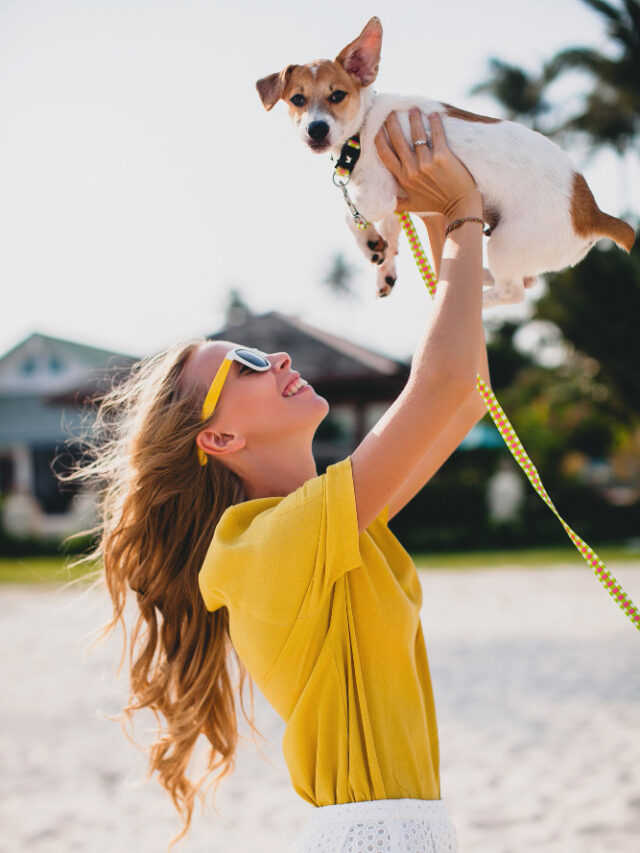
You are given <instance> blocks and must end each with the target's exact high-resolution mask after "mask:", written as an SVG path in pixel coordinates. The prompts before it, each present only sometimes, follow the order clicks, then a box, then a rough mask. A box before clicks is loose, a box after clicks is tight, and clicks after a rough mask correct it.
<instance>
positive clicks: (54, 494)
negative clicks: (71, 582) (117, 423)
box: [0, 333, 134, 538]
mask: <svg viewBox="0 0 640 853" xmlns="http://www.w3.org/2000/svg"><path fill="white" fill-rule="evenodd" d="M133 363H134V359H132V358H130V357H128V356H125V355H122V354H121V353H116V352H112V351H110V350H103V349H98V348H96V347H90V346H86V345H84V344H79V343H74V342H72V341H65V340H60V339H58V338H52V337H48V336H47V335H41V334H37V333H36V334H32V335H30V336H29V337H28V338H26V339H25V340H24V341H22V342H21V343H20V344H18V345H17V346H16V347H14V348H13V349H11V350H9V352H7V353H6V354H5V355H4V356H2V358H0V496H1V499H2V522H3V525H4V527H5V529H6V530H7V532H9V533H11V534H13V535H16V536H33V537H37V538H60V537H63V536H66V535H68V534H69V533H71V532H74V531H76V530H78V529H80V528H81V527H83V526H84V525H85V524H86V523H87V522H89V523H90V521H91V506H92V501H91V497H90V496H88V495H81V494H75V493H74V491H73V490H70V489H69V488H67V489H66V490H61V489H60V487H59V483H58V481H57V480H56V478H55V475H54V473H53V470H52V464H53V461H54V459H55V458H56V456H57V455H58V454H62V456H63V459H64V458H65V457H66V461H67V462H68V461H70V459H71V458H72V457H73V455H74V452H77V450H75V451H74V448H73V446H72V445H71V446H69V447H68V448H67V447H66V442H67V441H68V439H69V438H70V437H71V436H73V435H76V436H77V435H79V433H80V429H81V426H82V424H83V422H84V423H85V424H86V419H87V417H90V414H88V412H87V410H86V409H85V408H84V406H83V399H85V398H86V396H87V394H86V389H87V387H90V388H92V389H93V390H94V391H97V390H98V388H99V386H100V382H101V380H102V381H103V382H104V379H105V377H106V376H107V375H111V374H113V373H114V371H121V370H123V369H129V367H130V366H131V365H132V364H133ZM80 389H83V393H82V395H80V396H79V395H78V391H79V390H80Z"/></svg>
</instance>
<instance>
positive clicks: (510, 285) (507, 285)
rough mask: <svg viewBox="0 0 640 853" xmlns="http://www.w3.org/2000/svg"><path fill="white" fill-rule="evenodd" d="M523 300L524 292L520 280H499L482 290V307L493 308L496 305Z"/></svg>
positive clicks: (515, 303) (513, 303) (510, 303)
mask: <svg viewBox="0 0 640 853" xmlns="http://www.w3.org/2000/svg"><path fill="white" fill-rule="evenodd" d="M524 300H525V292H524V287H523V284H522V282H517V283H516V282H514V281H501V282H498V283H496V284H494V285H493V287H490V288H488V289H487V290H483V292H482V307H483V308H493V307H494V306H496V305H517V304H518V303H519V302H524Z"/></svg>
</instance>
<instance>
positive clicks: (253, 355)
mask: <svg viewBox="0 0 640 853" xmlns="http://www.w3.org/2000/svg"><path fill="white" fill-rule="evenodd" d="M234 361H239V362H240V364H243V365H244V366H245V367H249V368H251V370H257V371H258V372H261V371H264V370H269V368H270V367H271V362H270V361H269V359H268V358H267V354H266V353H265V352H262V350H259V349H248V348H247V347H234V348H233V349H230V350H229V352H228V353H227V354H226V355H225V357H224V360H223V362H222V364H221V365H220V367H219V368H218V371H217V373H216V375H215V376H214V377H213V382H212V383H211V385H210V387H209V390H208V391H207V396H206V397H205V398H204V403H203V404H202V413H201V415H200V420H201V421H206V420H207V419H208V418H210V417H211V415H212V414H213V413H214V411H215V408H216V406H217V404H218V399H219V398H220V393H221V391H222V386H223V385H224V383H225V380H226V378H227V376H228V375H229V370H230V369H231V365H232V364H233V362H234ZM196 447H197V445H196ZM198 459H199V461H200V464H201V465H206V464H207V454H206V453H205V452H204V450H203V449H202V448H201V447H198Z"/></svg>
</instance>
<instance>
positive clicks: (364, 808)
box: [290, 799, 458, 853]
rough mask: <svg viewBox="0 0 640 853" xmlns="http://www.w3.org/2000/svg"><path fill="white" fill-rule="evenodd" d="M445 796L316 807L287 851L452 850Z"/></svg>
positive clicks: (390, 852) (453, 852)
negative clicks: (431, 798) (429, 798)
mask: <svg viewBox="0 0 640 853" xmlns="http://www.w3.org/2000/svg"><path fill="white" fill-rule="evenodd" d="M457 849H458V848H457V844H456V833H455V829H454V827H453V824H452V823H451V820H450V818H449V815H448V814H447V809H446V806H445V804H444V800H414V799H399V800H368V801H366V802H361V803H344V804H339V805H337V806H319V807H317V808H316V809H315V810H314V811H313V813H312V815H311V817H310V818H309V820H308V821H307V824H306V825H305V827H304V829H303V830H302V833H301V834H300V836H299V837H298V839H297V840H296V841H295V843H294V845H293V847H292V848H291V850H290V853H456V851H457Z"/></svg>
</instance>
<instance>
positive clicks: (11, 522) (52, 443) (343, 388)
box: [0, 309, 484, 539]
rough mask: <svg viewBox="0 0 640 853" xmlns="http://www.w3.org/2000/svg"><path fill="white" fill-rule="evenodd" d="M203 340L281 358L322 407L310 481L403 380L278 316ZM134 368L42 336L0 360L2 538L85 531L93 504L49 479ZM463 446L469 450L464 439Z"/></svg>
mask: <svg viewBox="0 0 640 853" xmlns="http://www.w3.org/2000/svg"><path fill="white" fill-rule="evenodd" d="M209 337H210V339H211V340H215V339H220V340H230V341H234V342H236V343H238V344H244V345H245V346H251V347H257V348H258V349H261V350H264V351H265V352H280V351H284V352H287V353H288V354H289V355H290V356H291V359H292V363H293V369H294V370H296V371H298V372H299V373H300V374H301V376H303V377H304V378H305V379H306V380H307V381H308V382H310V383H311V384H312V385H313V387H314V389H315V390H316V391H317V393H318V394H320V395H321V396H322V397H325V398H326V400H327V401H328V402H329V404H330V411H329V414H328V415H327V417H326V418H325V419H324V421H323V422H322V423H321V424H320V426H319V428H318V430H317V432H316V436H315V438H314V443H313V452H314V456H315V459H316V463H317V468H318V473H322V472H323V471H324V470H325V469H326V467H327V465H330V464H332V463H333V462H336V461H338V460H340V459H344V457H345V456H347V455H348V454H350V453H351V452H352V451H353V450H354V449H355V447H356V446H357V445H358V444H359V443H360V441H362V439H363V438H364V436H365V435H366V433H367V432H368V431H369V430H370V429H371V428H372V427H373V426H374V424H375V423H376V422H377V420H378V419H379V418H380V416H381V415H382V414H383V412H384V411H386V409H387V408H388V407H389V405H390V403H392V402H393V401H394V400H395V399H396V398H397V396H398V394H399V393H400V392H401V391H402V389H403V387H404V386H405V384H406V381H407V379H408V377H409V365H408V364H407V363H405V362H403V361H399V360H397V359H393V358H389V357H388V356H385V355H383V354H381V353H379V352H375V351H374V350H371V349H368V348H367V347H363V346H360V345H359V344H355V343H352V342H351V341H348V340H346V339H344V338H341V337H338V336H336V335H332V334H330V333H328V332H325V331H322V330H321V329H317V328H315V327H313V326H310V325H308V324H307V323H303V322H302V321H300V320H298V319H297V318H295V317H289V316H285V315H284V314H280V313H278V312H277V311H272V312H269V313H267V314H260V315H255V314H252V313H251V312H250V311H248V310H246V309H242V310H235V311H233V312H230V314H229V316H228V322H227V326H226V327H225V328H224V329H220V330H219V331H218V332H215V333H213V334H212V335H210V336H209ZM134 363H135V359H133V358H132V357H129V356H126V355H123V354H121V353H116V352H112V351H109V350H103V349H98V348H96V347H90V346H86V345H84V344H79V343H74V342H72V341H65V340H60V339H58V338H52V337H48V336H46V335H41V334H33V335H31V336H30V337H28V338H27V339H26V340H24V341H22V343H20V344H18V346H16V347H14V348H13V349H12V350H10V351H9V352H7V353H6V354H5V355H4V356H2V357H1V358H0V508H1V512H2V524H3V526H4V528H5V529H6V530H7V532H9V533H11V534H13V535H14V536H19V537H23V536H29V537H36V538H43V539H44V538H52V539H60V538H62V537H64V536H67V535H69V534H70V533H72V532H77V531H78V530H80V529H83V528H86V527H89V526H91V524H92V523H93V517H94V513H95V502H94V499H93V497H92V495H91V494H90V493H87V492H86V491H81V492H78V491H77V490H74V489H72V488H70V487H69V486H68V485H67V486H65V487H64V488H63V489H61V488H60V484H59V481H58V480H57V479H56V477H55V474H54V470H53V469H54V468H55V467H56V465H59V464H62V465H63V467H67V466H68V464H69V462H70V461H72V459H73V458H74V455H75V454H77V453H78V452H79V448H78V446H76V447H75V448H74V445H73V442H71V443H70V442H69V439H72V438H73V437H74V436H75V437H78V436H80V435H81V433H82V430H83V429H86V427H87V425H88V424H89V423H90V421H91V418H92V412H91V409H90V408H89V407H87V406H86V403H87V401H88V400H90V399H91V398H92V397H93V396H95V394H96V393H99V392H100V391H101V390H103V389H105V388H106V387H107V386H108V384H109V381H110V378H111V377H113V376H114V375H116V376H121V375H123V374H125V373H126V372H128V370H129V369H130V368H131V366H132V365H133V364H134ZM480 426H481V425H478V426H477V427H474V430H477V429H478V428H479V427H480ZM478 439H480V442H481V443H482V442H483V441H484V439H483V438H482V436H476V438H475V441H476V443H477V440H478ZM468 440H469V441H471V444H472V445H473V446H475V445H474V438H473V430H472V432H471V433H470V435H469V436H468ZM463 449H464V448H463ZM55 460H58V461H57V462H56V461H55Z"/></svg>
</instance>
